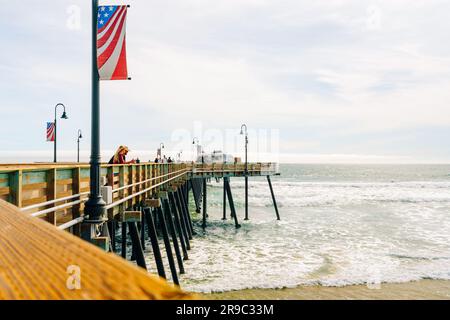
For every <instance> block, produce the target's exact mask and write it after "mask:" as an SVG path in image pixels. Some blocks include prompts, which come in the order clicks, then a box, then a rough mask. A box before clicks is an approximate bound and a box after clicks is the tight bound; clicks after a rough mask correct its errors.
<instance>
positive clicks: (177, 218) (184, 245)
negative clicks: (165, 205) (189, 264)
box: [169, 192, 189, 260]
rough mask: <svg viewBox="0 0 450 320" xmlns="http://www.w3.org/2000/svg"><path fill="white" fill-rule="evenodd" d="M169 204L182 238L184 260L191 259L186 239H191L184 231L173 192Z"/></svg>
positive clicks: (170, 194)
mask: <svg viewBox="0 0 450 320" xmlns="http://www.w3.org/2000/svg"><path fill="white" fill-rule="evenodd" d="M169 205H170V208H171V210H172V213H173V216H174V220H175V228H176V230H177V233H178V236H179V238H180V243H181V249H182V251H183V260H189V256H188V252H187V250H188V249H187V246H186V239H187V241H189V239H188V238H187V235H186V234H185V233H184V230H183V227H182V226H181V221H180V216H179V214H178V210H177V206H176V204H175V202H174V197H173V192H170V193H169Z"/></svg>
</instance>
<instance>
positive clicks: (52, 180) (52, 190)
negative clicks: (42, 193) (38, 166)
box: [47, 168, 57, 225]
mask: <svg viewBox="0 0 450 320" xmlns="http://www.w3.org/2000/svg"><path fill="white" fill-rule="evenodd" d="M56 174H57V172H56V168H53V169H49V170H48V171H47V201H50V200H55V199H56ZM54 206H55V205H54V204H52V205H49V206H48V207H49V208H51V207H54ZM47 221H48V222H50V223H51V224H53V225H56V211H54V212H50V213H49V214H48V215H47Z"/></svg>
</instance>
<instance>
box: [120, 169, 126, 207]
mask: <svg viewBox="0 0 450 320" xmlns="http://www.w3.org/2000/svg"><path fill="white" fill-rule="evenodd" d="M123 186H125V168H124V166H120V167H119V188H121V187H123ZM124 197H125V190H120V191H119V198H120V199H122V198H124ZM119 209H120V212H124V211H125V210H124V205H123V204H121V205H120V206H119Z"/></svg>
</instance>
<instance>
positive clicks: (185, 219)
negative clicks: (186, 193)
mask: <svg viewBox="0 0 450 320" xmlns="http://www.w3.org/2000/svg"><path fill="white" fill-rule="evenodd" d="M175 198H176V200H177V205H178V211H179V212H180V216H181V222H182V224H183V227H184V228H185V230H186V232H187V233H186V234H187V236H188V237H187V238H186V239H188V241H189V240H192V229H191V226H190V224H189V220H188V217H187V214H186V213H185V208H184V207H183V203H182V200H181V196H180V192H179V191H177V192H175Z"/></svg>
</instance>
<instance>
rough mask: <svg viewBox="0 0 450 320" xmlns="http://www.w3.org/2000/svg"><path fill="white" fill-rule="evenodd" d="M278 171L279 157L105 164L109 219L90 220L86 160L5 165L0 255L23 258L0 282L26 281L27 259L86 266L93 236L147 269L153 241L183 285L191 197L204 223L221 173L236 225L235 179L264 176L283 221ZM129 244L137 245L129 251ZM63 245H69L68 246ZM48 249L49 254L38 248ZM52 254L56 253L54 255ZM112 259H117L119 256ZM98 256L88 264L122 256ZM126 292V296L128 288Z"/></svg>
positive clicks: (0, 179)
mask: <svg viewBox="0 0 450 320" xmlns="http://www.w3.org/2000/svg"><path fill="white" fill-rule="evenodd" d="M277 170H278V166H277V165H276V164H274V163H251V164H248V167H247V169H246V166H245V164H244V163H233V164H196V163H171V164H155V163H141V164H126V165H107V164H105V165H102V167H101V179H102V183H101V184H102V186H103V187H102V194H103V198H104V199H105V201H106V208H105V209H106V213H107V214H106V216H105V221H104V222H102V223H95V224H93V223H90V222H89V221H86V220H85V216H84V203H85V202H86V201H87V199H88V196H89V190H90V178H89V175H90V166H89V165H88V164H70V163H59V164H5V165H0V204H1V206H0V214H1V215H0V228H2V231H1V235H0V246H2V245H3V247H2V250H3V251H2V252H0V258H1V259H2V261H10V264H11V267H12V268H13V269H14V267H13V265H19V264H20V265H21V267H20V268H19V269H17V270H16V271H13V269H11V270H10V271H8V270H9V268H8V270H7V271H4V272H3V273H1V272H0V282H1V281H3V282H4V281H5V280H4V279H2V278H5V277H6V280H9V283H12V282H11V281H12V280H13V279H14V277H16V280H17V281H19V280H21V279H22V278H21V277H31V276H32V274H34V273H33V272H34V271H31V270H28V269H29V267H27V266H31V265H33V263H34V264H36V267H39V268H43V267H44V266H41V265H40V264H45V263H50V264H54V267H55V268H62V266H65V265H66V264H65V263H66V262H65V260H64V259H67V260H68V261H69V260H70V261H73V263H74V264H76V265H82V264H83V263H84V262H83V260H82V259H84V258H86V259H88V260H89V258H88V256H89V255H91V256H92V255H97V254H98V252H97V253H96V251H92V250H93V248H95V247H94V246H91V245H90V244H89V243H88V242H90V243H91V244H94V245H95V246H97V247H99V248H101V249H103V250H100V252H102V253H105V252H113V253H116V254H120V255H121V256H122V258H124V259H130V260H132V261H135V262H136V264H137V265H138V266H139V267H141V268H143V269H145V270H148V267H147V264H146V259H145V257H144V250H145V246H146V244H148V242H147V240H150V241H149V242H150V243H151V246H152V248H151V249H152V253H153V255H154V263H155V264H156V268H157V270H158V275H159V276H160V277H161V278H164V279H167V276H166V270H165V268H167V262H168V266H169V269H170V270H169V272H170V275H171V279H172V281H173V283H174V284H175V285H179V279H178V275H179V274H184V273H185V270H184V261H185V260H188V259H189V256H188V251H189V250H190V249H191V241H192V240H193V238H194V236H195V234H196V231H195V228H194V224H193V222H192V217H191V213H192V212H191V204H193V205H194V206H195V210H196V211H197V213H199V214H200V213H202V212H203V215H202V218H203V219H202V220H203V223H202V225H201V226H202V227H203V228H206V227H207V217H208V214H207V180H209V179H216V180H217V181H219V180H223V182H224V197H223V201H224V202H223V208H224V210H223V214H224V216H223V218H224V220H225V219H226V218H227V211H228V210H227V207H228V208H229V211H230V217H231V218H233V219H234V223H235V226H236V228H239V227H240V225H239V221H238V214H237V212H236V209H235V205H234V201H233V195H232V191H231V186H230V180H231V179H232V178H233V179H234V178H240V177H246V178H250V177H267V180H268V184H269V187H270V190H271V193H272V199H273V202H274V207H275V211H276V214H277V218H278V220H279V219H280V215H279V213H278V207H277V204H276V199H275V195H274V192H273V188H272V183H271V178H270V177H271V176H273V175H277V174H278V173H277ZM246 192H248V190H246ZM191 195H192V196H191ZM7 202H9V204H7ZM227 203H228V206H227ZM15 216H17V218H15ZM45 221H46V222H48V223H46V222H45ZM26 225H27V226H26ZM44 225H45V227H44ZM52 225H53V226H52ZM29 229H30V230H29ZM58 229H59V230H58ZM52 230H53V231H52ZM62 230H64V231H65V232H63V231H62ZM56 231H58V232H56ZM71 234H72V235H71ZM73 236H76V237H73ZM52 237H54V240H52ZM77 238H78V239H77ZM79 238H82V239H84V240H86V241H82V240H80V239H79ZM58 239H59V240H58ZM130 240H131V241H130ZM117 242H120V243H121V246H120V247H119V246H116V245H117ZM160 242H161V244H160ZM130 243H131V246H132V250H131V252H130V253H128V252H127V250H128V246H129V244H130ZM81 244H83V245H81ZM64 248H67V250H66V251H64ZM76 248H79V250H78V249H76ZM88 248H90V249H88ZM161 249H162V250H165V253H166V254H165V259H166V260H168V261H166V263H164V261H163V260H165V259H163V258H162V256H163V255H162V254H161ZM58 250H60V251H58ZM71 250H75V251H71ZM77 250H78V251H77ZM28 251H30V252H28ZM43 252H46V254H45V255H39V254H42V253H43ZM83 252H85V255H86V257H84V256H83ZM52 254H55V256H51V255H52ZM58 254H60V255H61V256H62V257H63V259H62V260H61V259H60V258H59V257H58V258H57V256H58ZM130 254H131V256H130ZM24 257H25V258H24ZM76 257H78V258H77V259H81V260H77V259H76ZM99 257H102V256H101V255H100V256H99ZM114 258H117V259H119V261H120V258H119V257H118V256H115V257H114ZM42 259H44V260H46V261H47V262H44V260H42ZM58 259H60V260H61V261H62V262H61V263H62V265H58V262H57V260H58ZM99 259H100V258H99ZM101 259H106V260H101ZM101 259H100V260H101V261H100V260H99V261H97V260H95V259H94V260H93V261H91V262H89V263H94V264H95V263H97V264H99V263H100V264H101V263H105V264H108V263H111V265H114V263H116V262H114V261H117V259H113V260H111V262H108V261H109V260H108V259H107V258H101ZM33 261H34V262H33ZM58 261H59V260H58ZM122 261H125V260H122ZM86 263H87V262H86ZM91 267H92V266H88V265H86V267H85V268H86V270H87V269H92V268H91ZM105 268H106V267H105ZM117 268H119V267H117ZM27 270H28V271H27ZM36 270H37V269H36ZM105 270H109V269H108V268H106V269H105ZM5 272H6V273H5ZM10 272H12V273H10ZM14 272H19V273H23V274H15V273H14ZM27 272H28V273H27ZM29 272H31V273H29ZM49 272H50V273H52V274H54V272H56V270H53V271H51V269H50V271H49ZM58 272H62V270H59V271H58ZM114 278H115V279H120V278H121V277H114ZM27 281H28V280H27ZM29 281H32V280H30V279H29ZM4 283H8V281H7V282H4ZM16 284H19V283H18V282H17V283H16ZM28 285H30V284H28ZM108 285H113V284H108ZM25 286H27V285H25ZM141 289H142V288H141ZM8 290H9V291H8ZM10 290H11V289H10V288H9V287H8V288H7V291H5V292H6V295H7V297H16V296H14V294H15V293H14V291H10ZM142 290H144V289H142ZM142 290H141V291H142ZM19 291H20V292H23V290H19ZM144 291H145V290H144ZM169 291H170V290H169ZM33 294H34V293H33V292H28V293H26V294H25V295H22V296H21V297H34V298H35V297H36V296H33ZM51 294H54V295H55V296H54V297H56V296H58V295H61V292H60V291H58V290H56V291H54V292H53V293H51ZM102 294H104V295H105V294H106V293H102ZM126 296H127V297H128V294H127V295H126ZM98 297H100V296H94V295H93V293H92V295H89V296H86V298H94V299H96V298H98ZM104 297H105V298H111V296H104ZM142 297H143V298H145V295H144V296H142ZM0 298H2V297H1V296H0ZM49 298H50V297H49ZM61 298H62V297H61Z"/></svg>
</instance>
